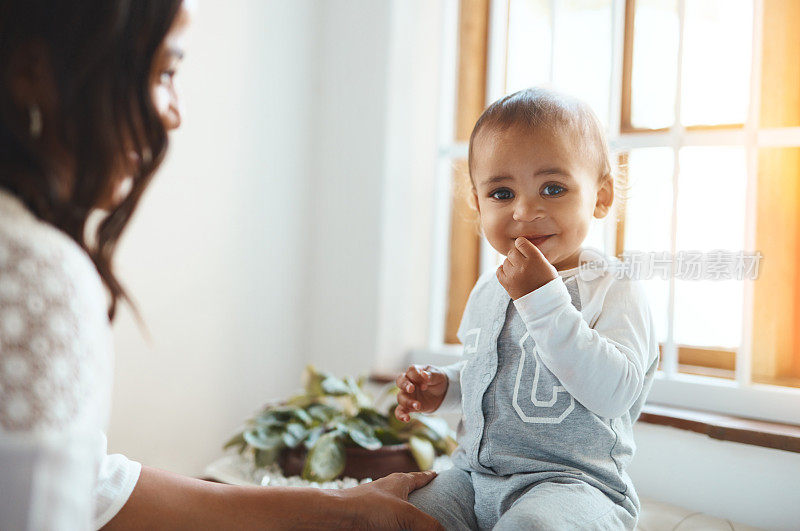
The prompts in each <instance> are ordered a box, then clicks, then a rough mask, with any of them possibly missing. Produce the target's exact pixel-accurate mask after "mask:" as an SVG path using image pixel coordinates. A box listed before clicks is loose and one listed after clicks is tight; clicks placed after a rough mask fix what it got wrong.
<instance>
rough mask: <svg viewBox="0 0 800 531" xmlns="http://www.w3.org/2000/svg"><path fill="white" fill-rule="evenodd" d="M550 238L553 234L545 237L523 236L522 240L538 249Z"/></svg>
mask: <svg viewBox="0 0 800 531" xmlns="http://www.w3.org/2000/svg"><path fill="white" fill-rule="evenodd" d="M552 236H555V234H548V235H546V236H524V238H525V239H526V240H528V241H529V242H531V243H532V244H534V245H535V246H536V247H539V246H540V245H542V244H543V243H544V242H545V241H547V240H548V239H549V238H551V237H552Z"/></svg>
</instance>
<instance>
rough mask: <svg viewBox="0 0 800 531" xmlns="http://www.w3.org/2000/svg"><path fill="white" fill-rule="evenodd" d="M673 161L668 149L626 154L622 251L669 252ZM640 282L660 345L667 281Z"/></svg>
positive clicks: (666, 307)
mask: <svg viewBox="0 0 800 531" xmlns="http://www.w3.org/2000/svg"><path fill="white" fill-rule="evenodd" d="M673 159H674V156H673V151H672V149H670V148H646V149H634V150H633V151H631V152H630V154H629V155H628V174H627V175H628V178H627V180H628V184H627V186H626V187H625V188H626V189H625V190H624V191H623V192H622V194H620V195H623V196H624V201H625V250H626V251H643V252H668V251H669V250H670V232H671V223H672V219H671V218H672V174H673ZM653 212H658V213H659V215H656V216H654V215H653ZM642 282H643V284H644V287H645V289H646V290H647V296H648V299H649V300H650V308H651V309H652V311H653V319H654V320H655V324H656V332H657V337H658V341H659V342H661V343H663V342H665V341H666V340H667V325H668V311H669V278H665V277H663V276H658V275H654V276H652V278H649V279H643V280H642Z"/></svg>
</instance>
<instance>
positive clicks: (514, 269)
mask: <svg viewBox="0 0 800 531" xmlns="http://www.w3.org/2000/svg"><path fill="white" fill-rule="evenodd" d="M554 278H558V271H556V268H555V267H553V264H551V263H550V262H548V261H547V258H545V257H544V255H543V254H542V251H540V250H539V248H538V247H536V246H535V245H534V244H532V243H531V242H530V241H528V240H527V239H525V238H517V239H516V241H515V242H514V248H513V249H511V251H510V252H509V253H508V256H506V259H505V260H504V261H503V263H502V264H501V265H500V267H498V268H497V280H499V281H500V284H501V285H502V286H503V287H504V288H505V290H506V291H507V292H508V294H509V296H510V297H511V298H512V299H514V300H517V299H519V298H520V297H524V296H525V295H527V294H528V293H530V292H532V291H535V290H537V289H539V288H541V287H542V286H544V285H545V284H547V283H548V282H550V281H551V280H553V279H554Z"/></svg>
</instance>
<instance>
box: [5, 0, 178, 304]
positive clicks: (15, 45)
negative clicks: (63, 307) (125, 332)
mask: <svg viewBox="0 0 800 531" xmlns="http://www.w3.org/2000/svg"><path fill="white" fill-rule="evenodd" d="M180 6H181V0H69V1H57V0H0V68H1V69H2V71H0V187H2V188H5V189H7V190H9V191H10V192H12V193H13V194H15V195H16V196H17V197H19V199H21V200H22V201H23V202H24V203H25V204H26V206H27V207H28V208H30V209H31V211H33V213H34V214H35V215H36V216H38V217H39V218H40V219H42V220H43V221H46V222H48V223H50V224H52V225H54V226H55V227H57V228H59V229H60V230H62V231H63V232H65V233H66V234H68V235H69V236H70V237H71V238H72V239H74V240H75V241H76V242H77V243H78V245H80V246H81V247H82V248H83V249H84V250H86V252H87V253H88V254H89V256H90V257H91V259H92V261H93V262H94V264H95V266H96V267H97V271H98V272H99V274H100V276H101V278H102V279H103V282H104V284H105V285H106V287H107V288H108V290H109V292H110V295H111V303H110V306H109V309H108V315H109V319H113V318H114V314H115V311H116V305H117V301H118V299H120V298H122V299H125V300H127V301H128V302H129V303H130V299H129V298H128V296H127V294H126V292H125V290H124V289H123V287H122V286H121V285H120V283H119V281H118V280H117V278H116V277H115V276H114V272H113V266H112V259H113V255H114V252H115V250H116V247H117V243H118V241H119V238H120V235H121V234H122V232H123V230H124V229H125V226H126V225H127V224H128V222H129V221H130V219H131V217H132V215H133V212H134V210H135V209H136V206H137V205H138V203H139V200H140V198H141V197H142V194H143V193H144V191H145V189H146V188H147V186H148V184H149V183H150V180H151V178H152V176H153V173H154V172H155V170H156V169H157V168H158V166H159V165H160V164H161V161H162V160H163V158H164V155H165V153H166V150H167V132H166V129H165V127H164V125H163V123H162V121H161V119H160V118H159V115H158V112H157V110H156V108H155V105H154V103H153V101H152V99H151V88H150V80H151V69H152V63H153V60H154V58H155V55H156V51H157V50H158V48H159V46H160V45H161V43H162V41H163V40H164V37H165V36H166V35H167V32H168V31H169V28H170V26H171V25H172V23H173V21H174V19H175V17H176V15H177V13H178V11H179V9H180ZM30 47H37V48H38V49H41V50H43V52H44V54H45V55H46V57H47V59H48V64H49V66H50V67H51V68H52V79H53V83H54V87H53V89H54V90H53V92H54V93H55V95H56V98H57V100H56V102H55V106H56V109H57V110H56V112H55V113H54V117H53V118H52V119H51V120H49V121H46V122H45V123H44V127H45V128H51V131H50V133H51V134H55V135H56V137H57V140H58V143H59V145H60V146H61V147H62V148H63V149H65V150H66V152H67V154H68V155H69V157H70V160H71V161H72V162H74V169H73V172H71V174H70V177H71V178H72V180H71V181H70V183H71V186H70V187H69V188H68V190H69V192H68V193H67V194H66V196H65V194H64V192H63V186H64V178H65V176H63V175H59V174H58V173H57V170H58V168H57V167H56V164H55V163H54V161H53V160H51V156H52V154H50V153H46V152H45V150H44V149H42V147H41V146H40V145H39V144H38V142H37V140H36V139H34V138H32V137H31V135H30V133H29V118H28V116H29V115H28V109H27V108H20V107H19V105H18V104H16V103H15V100H14V96H13V94H12V93H11V88H10V85H11V83H10V76H11V72H10V71H9V70H10V69H9V66H8V65H10V64H11V63H12V59H14V57H15V54H19V53H23V52H24V50H26V49H29V48H30ZM130 152H135V153H136V154H137V155H138V157H139V160H140V161H141V164H140V166H139V169H138V172H137V174H136V175H134V176H133V186H132V188H131V190H130V193H129V194H128V195H127V196H126V197H125V198H124V199H123V200H122V201H121V202H120V203H119V204H117V205H115V206H114V207H112V208H111V210H110V211H109V212H108V215H107V216H106V217H105V218H104V219H103V220H102V222H100V224H99V225H98V226H97V229H96V232H95V233H94V234H92V235H89V236H88V237H89V240H90V241H88V242H87V241H86V238H87V235H86V234H85V232H86V226H87V220H88V218H89V215H90V213H91V212H92V211H93V209H95V208H96V207H98V206H100V202H101V201H103V200H104V199H105V198H107V197H108V196H109V194H110V192H111V190H113V188H114V185H115V183H114V182H112V181H113V179H114V176H115V170H116V171H118V169H119V165H120V163H121V161H126V160H128V158H129V155H128V154H129V153H130Z"/></svg>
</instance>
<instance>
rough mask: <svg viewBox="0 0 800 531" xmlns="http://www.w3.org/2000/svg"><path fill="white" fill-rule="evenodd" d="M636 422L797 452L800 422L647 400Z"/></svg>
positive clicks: (799, 438)
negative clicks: (767, 418)
mask: <svg viewBox="0 0 800 531" xmlns="http://www.w3.org/2000/svg"><path fill="white" fill-rule="evenodd" d="M639 422H644V423H647V424H659V425H662V426H672V427H673V428H678V429H682V430H689V431H694V432H697V433H704V434H706V435H708V436H709V437H711V438H712V439H719V440H721V441H730V442H738V443H742V444H751V445H754V446H763V447H765V448H775V449H777V450H785V451H787V452H798V453H800V426H795V425H792V424H782V423H777V422H767V421H763V420H751V419H745V418H741V417H734V416H731V415H723V414H720V413H709V412H706V411H696V410H692V409H684V408H677V407H668V406H662V405H657V404H646V405H645V406H644V407H643V408H642V413H641V416H640V417H639Z"/></svg>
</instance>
